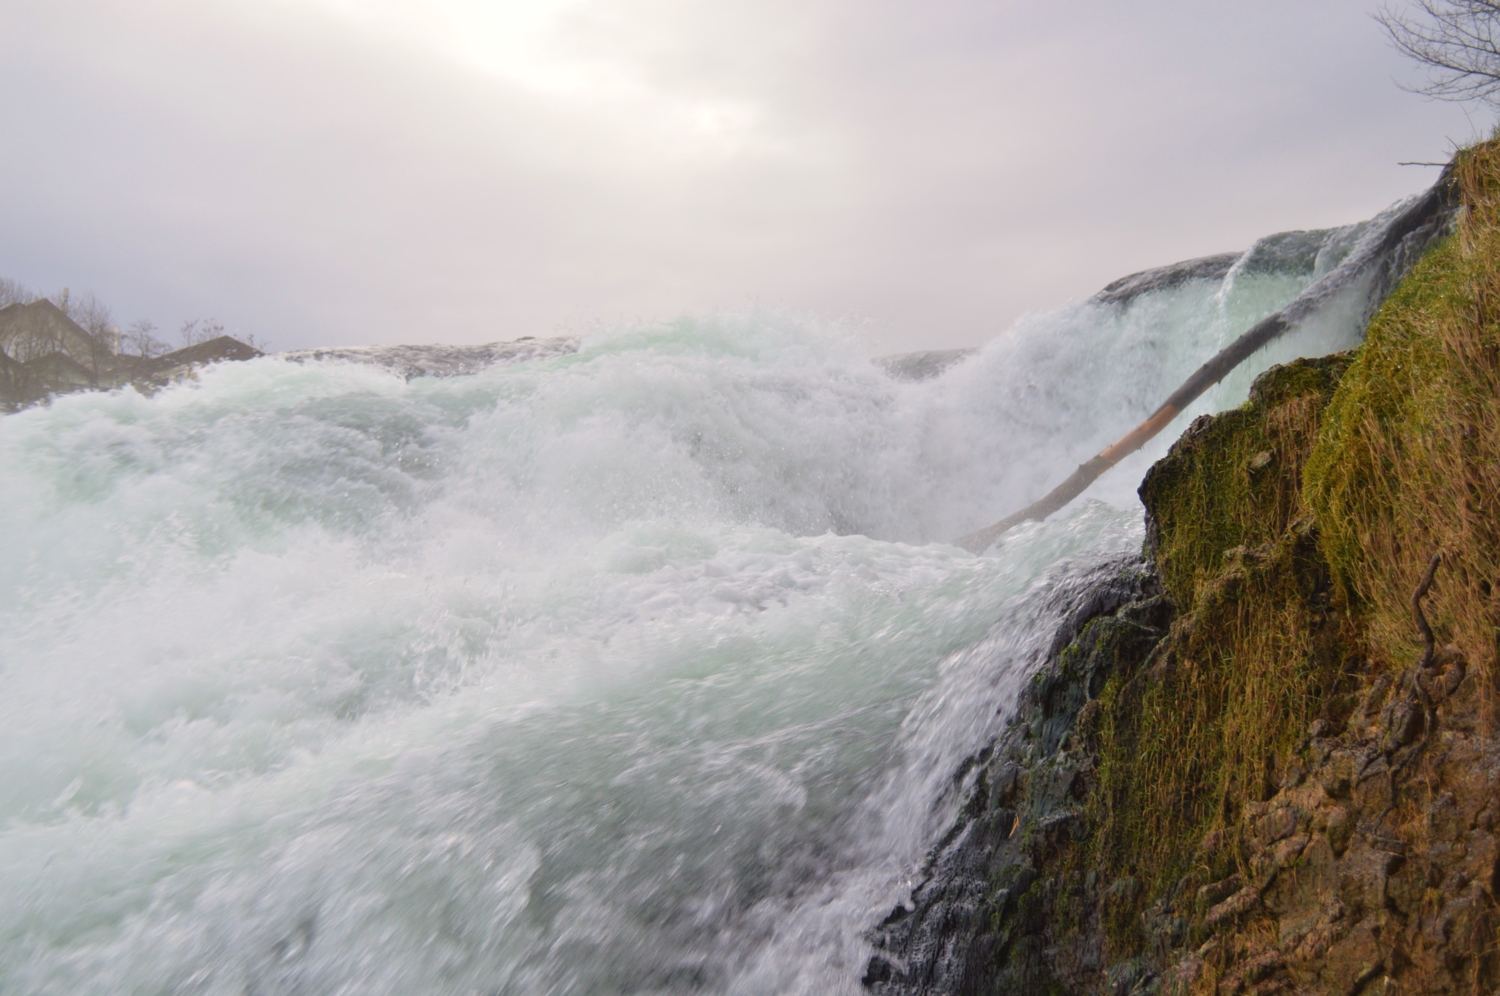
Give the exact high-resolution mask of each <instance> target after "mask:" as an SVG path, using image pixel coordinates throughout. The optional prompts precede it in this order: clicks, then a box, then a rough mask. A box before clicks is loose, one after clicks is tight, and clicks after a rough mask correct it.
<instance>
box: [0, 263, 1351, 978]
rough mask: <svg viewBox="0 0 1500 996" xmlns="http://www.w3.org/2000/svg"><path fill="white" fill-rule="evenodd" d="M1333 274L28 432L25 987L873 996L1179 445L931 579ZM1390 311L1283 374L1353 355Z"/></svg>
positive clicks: (2, 966) (1320, 323)
mask: <svg viewBox="0 0 1500 996" xmlns="http://www.w3.org/2000/svg"><path fill="white" fill-rule="evenodd" d="M1346 241H1347V240H1346ZM1320 244H1321V243H1320ZM1329 245H1330V246H1331V248H1328V249H1327V250H1326V251H1325V252H1324V254H1323V257H1324V258H1323V259H1322V260H1321V261H1318V262H1317V263H1316V266H1317V267H1321V269H1315V266H1314V261H1313V259H1312V258H1311V257H1309V258H1308V259H1306V260H1303V261H1302V262H1301V263H1299V264H1297V265H1296V266H1290V268H1287V267H1283V268H1282V269H1281V270H1277V269H1276V268H1274V267H1272V268H1270V269H1267V268H1264V267H1262V268H1260V269H1257V266H1256V265H1251V264H1253V263H1254V259H1253V255H1252V257H1247V260H1248V262H1247V263H1246V265H1244V266H1241V267H1239V268H1237V269H1236V270H1234V271H1232V272H1231V274H1230V275H1229V277H1228V278H1226V279H1225V280H1224V281H1223V282H1209V281H1197V282H1193V283H1189V284H1186V285H1183V286H1180V287H1177V288H1175V289H1172V290H1167V291H1160V292H1156V293H1152V294H1148V295H1145V296H1143V297H1141V298H1139V299H1137V300H1135V301H1133V302H1131V303H1130V304H1129V305H1128V306H1125V307H1116V306H1101V305H1098V304H1092V303H1083V304H1077V305H1073V306H1069V307H1065V308H1062V309H1060V310H1058V311H1055V312H1052V313H1049V314H1045V315H1036V316H1032V317H1030V318H1028V319H1026V320H1024V321H1022V322H1020V323H1019V324H1018V325H1016V326H1015V327H1014V328H1011V329H1010V330H1008V331H1006V332H1005V333H1003V334H1001V335H999V336H998V337H997V338H996V339H995V340H994V341H993V342H991V343H990V344H989V345H988V346H986V347H985V348H984V349H983V350H981V351H980V352H979V353H978V354H977V355H976V356H974V357H972V358H971V359H969V360H968V361H966V362H964V363H962V364H960V365H958V366H956V367H954V368H952V369H950V370H948V371H947V372H945V373H944V374H943V375H942V376H940V377H938V378H936V379H933V380H929V381H924V382H921V383H903V382H899V381H896V380H893V379H891V378H890V377H888V376H887V375H886V374H884V373H883V372H882V371H881V370H879V369H877V368H876V367H874V366H873V365H871V364H870V363H869V362H868V361H867V360H866V359H865V358H863V357H862V356H860V355H859V354H858V352H857V351H856V349H855V348H854V347H853V346H852V345H851V344H850V343H848V342H845V341H843V339H841V337H840V336H839V335H838V334H837V331H836V330H828V329H823V328H820V327H818V326H817V325H816V324H815V323H810V322H805V321H798V320H794V319H791V318H788V317H786V316H782V315H778V314H774V313H760V312H756V313H751V314H749V315H744V316H735V317H716V318H707V319H681V320H678V321H675V322H670V323H666V324H662V325H643V326H631V327H626V328H620V329H616V330H613V331H609V332H601V333H598V334H595V335H590V336H587V337H585V339H584V341H583V343H582V348H581V349H580V351H579V352H577V353H576V354H572V355H566V356H554V357H550V358H543V359H538V360H535V361H533V362H530V363H525V364H519V365H513V366H506V367H496V368H492V369H489V370H486V371H483V372H481V373H478V374H474V375H471V376H462V377H454V378H449V379H434V378H422V377H419V378H417V379H414V380H412V381H410V382H407V381H406V380H405V379H404V378H402V377H400V376H396V375H394V374H392V373H391V372H390V371H388V370H385V369H380V368H376V367H371V366H362V365H359V364H355V363H348V362H306V363H293V362H289V361H287V360H284V359H277V358H267V359H262V360H256V361H252V362H248V363H240V364H224V365H221V366H218V367H215V368H211V369H210V370H208V371H207V372H205V373H204V374H203V376H202V378H201V380H200V381H198V382H195V383H188V384H182V385H178V386H175V387H173V388H169V389H167V390H164V391H162V392H160V393H158V394H157V395H155V396H154V397H151V398H145V397H142V396H140V395H138V394H136V393H134V392H133V391H131V390H126V391H122V392H114V393H110V394H82V395H74V396H69V397H64V398H59V399H57V400H56V401H55V403H53V404H51V405H50V406H49V407H43V408H37V409H32V410H29V411H25V412H22V413H19V414H15V415H10V416H6V417H3V418H0V510H3V512H0V551H3V552H0V765H3V770H4V772H5V774H4V778H3V780H0V991H3V992H6V993H60V994H61V993H68V994H82V993H112V994H118V993H142V994H146V993H214V994H219V993H223V994H230V993H233V994H252V993H253V994H291V993H307V994H314V993H316V994H327V993H361V994H365V993H409V994H434V993H456V994H466V993H507V994H509V993H580V994H582V993H588V994H594V993H669V992H671V993H676V992H688V991H707V992H729V993H797V992H801V993H817V994H831V993H840V992H846V993H847V992H853V991H857V990H858V979H859V976H860V973H861V971H862V970H863V967H864V959H865V956H866V949H865V946H864V942H863V940H862V939H861V934H862V932H863V931H864V930H865V929H866V928H867V927H868V926H869V925H871V924H872V923H873V922H874V921H875V920H877V919H878V918H879V916H880V915H881V914H882V913H883V912H884V911H886V910H888V909H889V908H890V905H891V904H892V902H893V901H895V900H896V899H898V898H899V897H900V895H901V892H902V888H903V885H904V882H905V877H906V875H907V874H909V873H910V872H911V870H912V869H913V867H914V865H915V863H916V862H917V861H918V860H919V859H920V857H921V855H922V853H923V852H924V850H925V849H926V848H927V847H928V846H929V845H930V843H931V841H932V839H933V836H934V834H936V833H938V832H939V831H940V830H941V828H942V826H943V825H944V823H945V822H946V821H947V819H948V816H949V814H948V812H947V811H946V809H945V808H944V806H945V800H946V796H945V794H944V789H945V786H946V785H948V784H950V776H951V773H952V771H953V768H954V766H955V765H956V764H957V763H958V761H959V760H961V759H962V758H963V757H964V756H966V755H967V754H968V753H970V752H972V751H973V750H975V749H976V748H977V747H979V746H981V745H982V744H983V743H984V742H985V740H986V738H987V737H989V736H991V735H993V733H994V731H995V729H996V728H997V724H998V723H999V722H1001V721H1002V720H1003V717H1004V714H1005V709H1006V707H1007V705H1008V703H1009V702H1010V701H1011V700H1012V699H1013V697H1014V694H1015V690H1016V688H1017V687H1018V684H1019V682H1020V681H1021V680H1022V678H1023V676H1024V673H1025V671H1026V669H1027V668H1028V667H1030V666H1032V665H1033V664H1034V663H1035V662H1036V660H1037V658H1038V655H1039V654H1040V653H1041V652H1042V651H1043V650H1044V649H1045V645H1046V643H1047V641H1048V640H1049V639H1050V636H1051V632H1052V627H1053V626H1054V625H1055V620H1056V617H1057V613H1058V612H1059V611H1060V609H1059V605H1060V604H1061V602H1062V601H1064V600H1065V599H1063V595H1065V594H1066V591H1067V589H1068V586H1069V585H1070V584H1077V583H1078V579H1079V577H1080V572H1084V571H1086V569H1087V568H1088V566H1089V565H1090V564H1093V563H1096V562H1097V561H1098V559H1099V558H1100V557H1102V556H1105V555H1108V554H1111V553H1119V552H1122V551H1131V550H1134V549H1136V548H1138V546H1139V543H1140V537H1141V526H1140V509H1139V507H1138V505H1137V503H1136V500H1135V497H1134V494H1133V492H1134V487H1135V485H1136V483H1137V482H1138V480H1139V478H1140V475H1141V472H1142V470H1143V468H1144V467H1145V465H1146V464H1147V463H1148V462H1149V461H1150V460H1152V459H1155V458H1157V457H1159V456H1160V454H1161V453H1162V452H1163V451H1164V450H1165V448H1166V446H1167V445H1168V443H1169V441H1170V437H1171V436H1173V435H1175V432H1176V431H1180V427H1179V428H1178V429H1175V430H1173V431H1170V432H1169V433H1167V434H1166V435H1164V436H1163V437H1162V438H1161V439H1160V440H1158V442H1157V443H1156V444H1154V445H1153V447H1152V448H1151V449H1150V450H1148V452H1146V453H1143V454H1142V455H1140V456H1139V457H1138V458H1136V459H1135V460H1133V461H1131V462H1130V463H1129V464H1127V465H1125V466H1122V467H1120V468H1117V469H1116V470H1115V471H1114V472H1113V473H1112V474H1110V475H1109V476H1107V477H1106V478H1105V479H1104V480H1103V481H1101V482H1100V483H1099V485H1097V486H1096V488H1095V490H1094V492H1091V495H1092V497H1089V498H1086V499H1085V500H1084V501H1082V502H1081V503H1079V504H1077V505H1076V506H1075V507H1073V508H1071V509H1069V510H1067V511H1065V512H1064V513H1062V514H1060V515H1059V516H1057V517H1055V518H1054V519H1053V520H1052V521H1049V522H1047V523H1043V524H1036V523H1033V524H1029V525H1027V526H1024V527H1021V528H1019V529H1017V530H1016V531H1014V532H1013V533H1012V534H1011V535H1010V536H1009V537H1007V538H1006V540H1005V542H1004V544H1003V546H1001V547H1000V548H998V549H997V550H996V551H992V554H991V555H990V556H987V557H980V558H976V557H972V556H969V555H968V554H965V553H964V552H962V551H960V550H958V549H956V548H954V547H952V546H948V545H944V544H943V543H942V542H940V541H942V540H945V539H947V538H950V537H952V536H955V535H958V534H960V533H962V532H966V531H968V530H971V529H973V528H975V527H978V526H980V525H983V524H985V523H986V522H989V521H991V520H993V519H995V518H997V517H999V516H1000V515H1002V514H1004V513H1006V512H1008V511H1010V510H1011V509H1012V508H1014V507H1015V506H1017V505H1019V504H1023V503H1025V502H1026V501H1029V500H1031V499H1033V498H1035V497H1037V495H1038V494H1040V493H1041V491H1043V490H1045V489H1046V488H1047V487H1050V486H1051V485H1052V484H1053V483H1056V481H1057V480H1058V479H1060V477H1061V476H1063V475H1064V474H1066V472H1067V471H1068V470H1070V469H1071V467H1072V466H1073V465H1075V464H1077V463H1078V462H1080V461H1081V460H1082V459H1084V458H1085V457H1087V456H1088V455H1090V454H1092V453H1094V452H1095V451H1097V450H1098V449H1100V448H1101V447H1102V446H1103V445H1104V444H1105V443H1107V442H1108V441H1109V440H1110V439H1111V438H1113V437H1114V436H1117V435H1119V433H1120V431H1121V430H1122V429H1123V428H1124V427H1125V426H1127V425H1128V424H1131V423H1133V422H1135V421H1136V420H1138V419H1139V418H1140V417H1141V416H1143V415H1144V414H1146V413H1147V412H1149V411H1150V410H1151V409H1152V408H1153V407H1155V405H1156V404H1157V403H1158V402H1159V400H1160V399H1161V397H1163V396H1164V395H1165V394H1166V393H1167V392H1168V391H1170V390H1171V388H1172V387H1173V386H1174V385H1175V383H1176V382H1177V381H1178V380H1179V379H1180V378H1181V377H1182V376H1183V375H1185V374H1186V373H1187V372H1189V371H1191V370H1192V369H1193V368H1194V367H1196V366H1197V365H1198V364H1199V363H1200V362H1202V360H1203V359H1205V358H1206V357H1207V356H1208V355H1209V354H1211V353H1212V352H1213V351H1214V350H1215V349H1216V348H1217V347H1218V346H1220V345H1222V344H1223V343H1224V342H1226V341H1228V340H1229V339H1230V338H1232V337H1233V336H1234V335H1235V334H1237V333H1238V332H1240V331H1242V330H1243V329H1244V328H1246V327H1248V326H1249V325H1250V324H1251V323H1252V322H1253V321H1255V320H1256V319H1258V318H1260V317H1262V316H1263V315H1265V314H1267V313H1269V312H1270V311H1272V310H1274V309H1275V308H1277V307H1279V306H1281V305H1283V304H1285V303H1286V302H1287V301H1288V300H1290V299H1291V298H1292V297H1293V296H1294V295H1295V294H1296V293H1297V292H1298V291H1300V290H1301V289H1302V288H1304V287H1305V286H1307V285H1308V283H1309V282H1310V281H1311V280H1312V278H1313V276H1314V275H1315V273H1318V272H1321V270H1326V269H1327V266H1328V265H1329V263H1330V260H1331V258H1332V257H1333V256H1336V254H1337V252H1338V251H1340V250H1339V249H1338V245H1337V244H1336V241H1335V243H1330V244H1329ZM1359 303H1360V302H1354V303H1352V304H1350V305H1349V307H1348V308H1346V309H1341V308H1340V307H1339V306H1336V305H1330V306H1329V307H1328V308H1326V309H1324V311H1323V312H1320V315H1319V316H1318V319H1317V320H1316V321H1313V322H1310V323H1309V324H1308V326H1307V327H1306V328H1305V329H1304V330H1303V331H1302V332H1301V333H1299V335H1297V336H1294V337H1292V338H1290V339H1289V340H1288V341H1286V342H1284V343H1282V344H1280V345H1278V346H1277V347H1276V351H1275V355H1270V356H1266V357H1262V358H1258V360H1259V362H1258V363H1257V364H1256V369H1263V368H1264V367H1265V366H1266V365H1268V364H1269V363H1270V362H1272V361H1274V360H1277V359H1281V358H1284V357H1286V356H1290V355H1298V354H1301V353H1320V352H1324V351H1326V350H1327V349H1329V348H1331V347H1334V346H1339V345H1347V344H1349V343H1351V342H1352V341H1353V340H1354V338H1355V337H1356V336H1357V333H1358V328H1357V321H1356V317H1357V313H1358V310H1359V308H1358V306H1357V305H1358V304H1359ZM1253 372H1254V371H1243V372H1241V373H1239V374H1236V376H1235V377H1234V378H1233V379H1232V380H1231V381H1230V382H1228V383H1226V384H1224V385H1221V386H1220V388H1218V389H1216V390H1215V391H1214V392H1211V396H1209V397H1207V398H1205V399H1204V401H1203V402H1202V404H1201V405H1200V406H1199V410H1211V409H1216V408H1223V407H1226V406H1228V405H1230V404H1233V403H1235V402H1237V401H1238V400H1240V399H1241V398H1242V397H1243V395H1244V393H1245V390H1246V387H1247V385H1248V382H1249V376H1250V375H1251V373H1253ZM1192 414H1193V413H1189V414H1188V415H1187V416H1184V419H1186V418H1189V417H1191V415H1192ZM935 541H936V542H935Z"/></svg>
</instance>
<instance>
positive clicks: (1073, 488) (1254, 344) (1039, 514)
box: [953, 171, 1453, 553]
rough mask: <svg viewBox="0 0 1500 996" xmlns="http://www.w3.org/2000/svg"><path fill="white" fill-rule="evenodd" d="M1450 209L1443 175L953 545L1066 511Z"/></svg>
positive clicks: (975, 548)
mask: <svg viewBox="0 0 1500 996" xmlns="http://www.w3.org/2000/svg"><path fill="white" fill-rule="evenodd" d="M1452 207H1453V192H1452V189H1451V185H1450V184H1449V174H1448V172H1447V171H1444V173H1443V176H1442V178H1441V179H1439V180H1438V182H1437V183H1436V184H1434V185H1433V187H1432V189H1431V190H1429V191H1427V193H1426V194H1425V195H1423V196H1422V197H1421V198H1420V199H1418V200H1417V201H1416V202H1415V203H1414V204H1412V205H1411V206H1410V207H1408V208H1407V209H1406V210H1405V211H1402V212H1401V213H1400V214H1399V215H1397V216H1396V218H1395V219H1393V220H1392V221H1391V223H1390V224H1389V225H1388V226H1387V227H1386V229H1385V230H1384V231H1383V232H1382V233H1381V236H1380V238H1379V239H1378V240H1376V241H1375V242H1374V243H1372V244H1369V245H1366V246H1363V247H1361V249H1359V250H1356V251H1355V252H1353V253H1351V254H1350V256H1349V258H1348V259H1346V260H1344V262H1342V263H1340V264H1339V265H1338V266H1337V267H1336V268H1335V269H1334V270H1333V271H1332V272H1331V273H1329V274H1327V275H1326V276H1324V277H1323V279H1322V280H1319V281H1318V282H1317V283H1315V284H1313V285H1312V286H1311V287H1309V288H1308V289H1307V290H1306V291H1303V292H1302V294H1301V295H1300V296H1298V297H1297V299H1296V300H1294V301H1293V302H1292V303H1291V304H1289V305H1287V306H1286V307H1285V308H1282V309H1281V310H1280V311H1278V312H1276V313H1275V314H1273V315H1271V316H1269V317H1267V318H1264V319H1262V320H1261V321H1259V322H1257V323H1256V324H1255V325H1254V326H1253V327H1252V328H1251V329H1250V330H1249V331H1248V332H1246V333H1245V334H1244V335H1242V336H1240V337H1239V338H1238V339H1236V340H1235V341H1234V342H1232V343H1230V344H1229V345H1228V346H1226V347H1224V349H1222V350H1220V351H1219V353H1218V355H1216V356H1214V357H1213V359H1211V360H1209V361H1208V362H1207V363H1205V364H1203V366H1201V367H1199V368H1198V369H1197V371H1195V372H1194V373H1193V375H1192V376H1191V377H1189V378H1188V379H1187V380H1185V381H1183V383H1182V386H1181V387H1179V388H1178V389H1177V390H1175V391H1173V392H1172V395H1171V397H1169V398H1167V400H1166V401H1164V402H1162V405H1161V407H1160V408H1158V409H1156V411H1154V412H1152V413H1151V417H1150V418H1148V419H1146V421H1144V422H1142V423H1141V424H1140V425H1138V426H1136V427H1135V428H1134V429H1132V430H1130V432H1129V433H1127V434H1126V435H1125V436H1124V437H1123V438H1121V439H1120V440H1119V441H1118V442H1116V443H1115V444H1114V445H1112V446H1109V447H1108V448H1106V449H1105V450H1103V451H1102V452H1101V453H1099V455H1097V456H1095V457H1094V458H1093V459H1092V460H1089V461H1088V462H1086V463H1083V464H1080V465H1079V467H1078V469H1077V470H1075V471H1073V473H1072V474H1071V475H1069V477H1068V479H1067V480H1065V481H1063V482H1062V483H1061V484H1059V485H1058V486H1057V487H1055V488H1053V489H1052V490H1051V491H1050V492H1048V494H1047V496H1046V497H1045V498H1042V499H1041V500H1040V501H1035V502H1032V503H1031V504H1030V505H1027V506H1026V507H1025V508H1023V509H1021V510H1020V511H1019V512H1013V513H1011V514H1010V515H1007V516H1006V517H1005V518H1003V519H1001V520H1000V521H999V522H997V523H995V524H994V525H992V526H987V527H986V528H984V529H981V530H979V531H978V532H973V533H970V534H969V535H967V536H962V537H959V538H958V539H956V540H954V541H953V542H954V544H955V545H957V546H961V547H963V548H964V549H966V550H968V551H970V552H971V553H983V552H984V551H985V550H987V549H989V547H990V545H991V544H992V543H994V542H995V541H996V540H997V539H999V538H1000V537H1001V536H1003V535H1005V533H1006V532H1007V531H1008V530H1010V529H1011V528H1012V527H1014V526H1018V525H1020V524H1021V523H1023V522H1028V521H1031V520H1033V519H1045V518H1046V517H1047V516H1049V515H1051V514H1052V513H1053V512H1056V511H1057V510H1059V509H1061V508H1062V507H1063V506H1065V505H1067V504H1068V503H1069V502H1070V501H1072V500H1073V499H1074V498H1077V497H1078V496H1079V495H1080V494H1082V493H1083V492H1084V490H1085V489H1086V488H1087V487H1088V486H1089V485H1090V484H1093V483H1094V482H1095V481H1096V480H1098V479H1099V475H1101V474H1103V473H1104V472H1105V471H1106V470H1108V469H1109V468H1111V467H1113V466H1114V465H1115V464H1117V463H1119V462H1120V461H1121V460H1123V459H1125V458H1126V457H1127V456H1129V455H1130V454H1132V453H1134V452H1135V451H1136V450H1138V449H1140V448H1141V447H1142V446H1144V445H1145V444H1146V442H1147V441H1148V440H1150V439H1151V438H1152V437H1153V436H1155V435H1156V434H1157V433H1159V432H1161V430H1163V429H1165V428H1166V427H1167V426H1168V425H1169V424H1170V423H1171V421H1172V420H1173V419H1174V418H1176V417H1177V416H1178V415H1180V414H1182V412H1183V410H1184V409H1185V408H1187V406H1188V405H1190V404H1192V403H1193V402H1194V401H1196V400H1197V399H1198V397H1199V396H1200V395H1202V394H1203V392H1204V391H1207V390H1208V389H1209V388H1210V387H1213V386H1214V385H1215V384H1217V383H1218V382H1219V381H1221V380H1223V379H1224V377H1225V376H1226V375H1227V374H1228V373H1229V372H1230V371H1231V370H1233V369H1234V368H1235V367H1237V366H1239V365H1240V364H1241V363H1243V362H1244V361H1245V360H1246V359H1248V358H1249V357H1250V356H1251V355H1252V354H1254V353H1255V352H1256V351H1258V350H1259V349H1261V348H1262V347H1264V346H1266V345H1268V344H1270V343H1271V342H1273V341H1275V340H1276V339H1278V338H1280V337H1281V335H1282V334H1283V333H1285V332H1286V331H1287V330H1288V329H1291V328H1294V327H1295V326H1297V325H1298V324H1300V323H1301V321H1302V319H1304V318H1306V317H1307V316H1308V315H1309V314H1310V313H1312V312H1313V311H1314V310H1316V308H1317V307H1318V306H1319V305H1320V304H1322V303H1323V302H1324V301H1325V300H1327V299H1328V297H1329V296H1331V295H1332V294H1334V293H1335V292H1337V291H1338V290H1340V289H1342V288H1343V287H1345V286H1347V285H1348V284H1349V283H1350V282H1351V281H1353V280H1354V279H1356V278H1357V277H1359V276H1360V275H1362V274H1363V273H1365V272H1366V271H1367V270H1368V269H1370V268H1371V267H1373V266H1375V265H1377V264H1379V263H1381V262H1383V261H1386V260H1388V259H1390V258H1391V256H1392V254H1393V253H1394V252H1395V251H1396V249H1397V248H1398V247H1399V246H1400V245H1401V243H1402V241H1403V240H1405V239H1406V237H1407V236H1408V235H1411V234H1412V233H1413V232H1415V231H1417V230H1418V229H1420V228H1421V227H1422V226H1423V225H1425V224H1427V223H1428V222H1430V221H1432V220H1433V219H1434V218H1436V217H1438V216H1439V215H1441V214H1442V213H1443V212H1445V211H1447V210H1450V209H1451V208H1452Z"/></svg>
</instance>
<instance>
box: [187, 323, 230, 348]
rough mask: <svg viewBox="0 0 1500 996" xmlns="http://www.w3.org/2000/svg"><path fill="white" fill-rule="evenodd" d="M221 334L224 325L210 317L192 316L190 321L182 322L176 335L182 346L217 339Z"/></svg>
mask: <svg viewBox="0 0 1500 996" xmlns="http://www.w3.org/2000/svg"><path fill="white" fill-rule="evenodd" d="M223 334H224V326H223V325H220V324H219V323H218V322H216V321H214V320H213V319H212V318H194V319H193V320H192V321H190V322H183V323H182V328H181V329H179V330H178V331H177V335H178V337H179V338H180V339H181V340H182V345H183V347H184V348H186V347H188V346H196V345H198V343H200V342H207V341H208V340H210V339H217V338H218V337H219V336H221V335H223Z"/></svg>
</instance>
